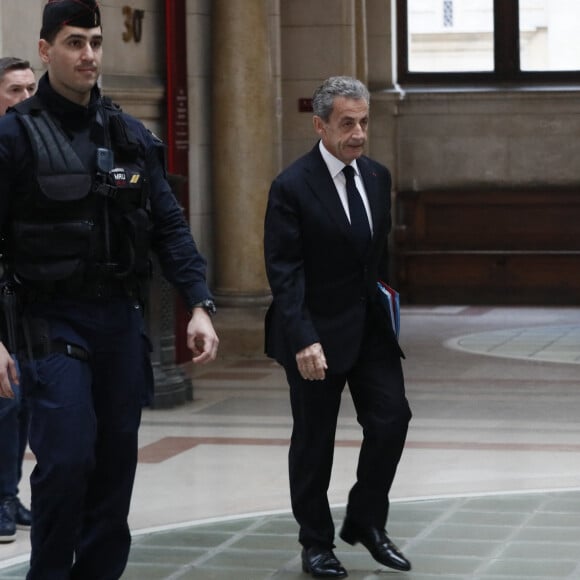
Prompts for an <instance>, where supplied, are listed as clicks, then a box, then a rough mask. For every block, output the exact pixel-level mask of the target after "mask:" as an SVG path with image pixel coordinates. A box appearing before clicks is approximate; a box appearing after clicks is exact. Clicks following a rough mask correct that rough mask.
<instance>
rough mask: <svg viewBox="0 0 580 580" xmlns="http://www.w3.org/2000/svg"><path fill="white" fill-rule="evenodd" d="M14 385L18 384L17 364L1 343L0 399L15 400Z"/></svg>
mask: <svg viewBox="0 0 580 580" xmlns="http://www.w3.org/2000/svg"><path fill="white" fill-rule="evenodd" d="M12 383H14V384H16V385H17V384H18V370H17V369H16V363H15V362H14V359H13V358H12V357H11V356H10V353H9V352H8V351H7V350H6V348H5V346H4V345H3V344H2V343H1V342H0V397H4V398H5V399H13V398H14V391H13V390H12Z"/></svg>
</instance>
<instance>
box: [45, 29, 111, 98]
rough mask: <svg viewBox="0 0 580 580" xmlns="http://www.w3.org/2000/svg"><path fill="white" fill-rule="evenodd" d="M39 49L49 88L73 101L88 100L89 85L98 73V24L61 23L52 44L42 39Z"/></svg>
mask: <svg viewBox="0 0 580 580" xmlns="http://www.w3.org/2000/svg"><path fill="white" fill-rule="evenodd" d="M38 49H39V54H40V58H41V60H42V62H44V63H45V64H46V66H47V68H48V77H49V79H50V84H51V85H52V88H53V89H54V90H55V91H56V92H58V93H59V94H61V95H62V96H63V97H65V98H67V99H69V100H70V101H73V102H74V103H77V104H79V105H86V104H88V102H89V100H90V96H91V89H92V88H93V87H94V86H95V84H96V82H97V79H98V78H99V75H100V74H101V61H102V56H103V35H102V31H101V27H100V26H97V27H96V28H78V27H76V26H64V27H63V28H62V29H61V30H60V31H59V33H58V34H57V35H56V38H55V39H54V42H53V43H52V44H50V43H48V42H47V41H46V40H44V39H41V40H40V42H39V45H38Z"/></svg>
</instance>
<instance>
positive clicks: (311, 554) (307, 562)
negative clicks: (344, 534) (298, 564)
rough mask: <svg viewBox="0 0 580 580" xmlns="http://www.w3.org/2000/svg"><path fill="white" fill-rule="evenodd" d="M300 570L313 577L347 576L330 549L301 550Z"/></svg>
mask: <svg viewBox="0 0 580 580" xmlns="http://www.w3.org/2000/svg"><path fill="white" fill-rule="evenodd" d="M302 571H303V572H306V573H309V574H312V576H314V578H344V577H345V576H348V574H347V573H346V570H345V569H344V568H343V567H342V564H341V563H340V562H339V561H338V558H337V557H336V556H335V555H334V552H333V551H332V550H325V549H321V548H308V549H303V550H302Z"/></svg>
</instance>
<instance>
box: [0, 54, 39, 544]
mask: <svg viewBox="0 0 580 580" xmlns="http://www.w3.org/2000/svg"><path fill="white" fill-rule="evenodd" d="M35 90H36V78H35V76H34V71H33V70H32V68H31V66H30V63H29V62H28V61H27V60H23V59H21V58H17V57H14V56H5V57H3V58H0V116H2V115H4V114H5V113H6V110H7V109H8V107H11V106H13V105H16V104H17V103H20V102H21V101H23V100H24V99H27V98H28V97H30V96H31V95H33V94H34V91H35ZM21 394H22V391H21V389H20V388H18V387H16V388H15V396H14V397H13V398H12V399H6V398H0V543H7V542H13V541H14V540H15V539H16V529H17V528H23V529H29V528H30V523H31V515H30V511H29V510H27V509H26V508H25V507H24V506H23V505H22V503H21V501H20V499H19V497H18V485H19V483H20V480H21V478H22V461H23V459H24V452H25V451H26V445H27V443H28V410H27V408H26V405H25V404H23V401H22V396H21Z"/></svg>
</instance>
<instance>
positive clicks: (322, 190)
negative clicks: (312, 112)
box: [264, 144, 402, 372]
mask: <svg viewBox="0 0 580 580" xmlns="http://www.w3.org/2000/svg"><path fill="white" fill-rule="evenodd" d="M357 164H358V167H359V170H360V173H361V175H362V179H363V181H364V185H365V189H366V193H367V196H368V200H369V204H370V208H371V213H372V221H373V238H372V242H371V244H370V248H369V251H368V254H367V255H366V256H365V257H361V256H360V255H358V254H357V251H356V246H355V243H354V241H353V238H352V234H351V228H350V223H349V221H348V218H347V216H346V214H345V211H344V208H343V206H342V204H341V201H340V198H339V196H338V192H337V191H336V187H335V185H334V181H333V179H332V177H331V175H330V173H329V171H328V167H327V166H326V163H325V162H324V159H323V158H322V155H321V154H320V150H319V146H318V144H317V145H316V146H315V147H314V148H313V149H312V150H311V151H310V152H309V153H307V154H306V155H304V156H303V157H301V158H300V159H298V160H297V161H295V162H294V163H293V164H292V165H290V166H289V167H288V168H287V169H285V170H284V171H283V172H282V173H281V174H280V175H279V176H278V177H277V178H276V179H275V180H274V182H273V183H272V186H271V188H270V193H269V198H268V206H267V210H266V219H265V228H264V252H265V260H266V271H267V274H268V280H269V282H270V287H271V290H272V295H273V301H272V304H271V306H270V308H269V310H268V313H267V315H266V328H265V332H266V353H267V354H268V355H269V356H270V357H272V358H275V359H276V360H277V361H278V362H279V363H281V364H282V365H284V366H287V365H289V364H294V365H295V364H296V361H295V356H296V353H297V352H298V351H300V350H301V349H303V348H305V347H307V346H309V345H311V344H313V343H315V342H320V343H321V344H322V347H323V349H324V352H325V355H326V359H327V363H328V367H329V371H330V372H345V371H347V370H349V369H350V368H351V367H352V365H353V364H354V362H355V361H356V358H357V355H358V352H359V349H360V344H361V341H362V338H363V333H364V329H365V320H366V317H367V312H368V309H369V308H370V309H371V311H372V313H373V315H374V314H375V313H376V316H379V317H385V320H384V328H385V332H386V333H388V334H389V335H390V337H391V338H392V344H393V348H394V349H396V352H397V354H398V355H402V352H401V351H400V349H399V347H398V344H397V342H396V339H395V337H394V333H393V331H392V328H391V325H390V321H389V320H388V318H386V315H385V311H384V309H383V308H382V306H381V305H380V302H379V293H378V289H377V286H376V282H377V280H378V279H383V280H385V281H388V247H387V246H388V234H389V231H390V227H391V197H390V196H391V176H390V173H389V171H388V169H387V168H386V167H384V166H383V165H381V164H380V163H377V162H376V161H373V160H372V159H370V158H368V157H365V156H362V157H360V158H359V159H358V160H357Z"/></svg>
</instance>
